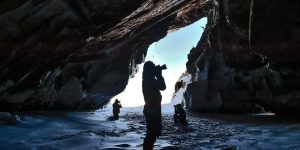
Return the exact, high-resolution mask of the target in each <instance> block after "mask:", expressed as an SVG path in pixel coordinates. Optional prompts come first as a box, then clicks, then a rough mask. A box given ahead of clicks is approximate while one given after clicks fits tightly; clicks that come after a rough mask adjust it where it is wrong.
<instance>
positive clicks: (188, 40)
mask: <svg viewBox="0 0 300 150" xmlns="http://www.w3.org/2000/svg"><path fill="white" fill-rule="evenodd" d="M206 23H207V19H206V18H203V19H200V20H198V21H197V22H195V23H193V24H191V25H189V26H186V27H184V28H180V29H179V30H177V31H173V32H170V33H168V34H167V36H166V37H164V38H163V39H161V40H159V41H157V42H154V43H152V44H151V45H150V46H149V48H148V52H147V56H146V58H145V62H146V61H149V60H150V61H152V62H154V64H156V65H158V64H160V65H163V64H166V66H167V68H168V69H167V70H163V71H162V75H163V77H164V79H165V82H166V86H167V89H166V90H165V91H161V94H162V104H166V103H169V102H170V101H171V100H172V96H173V93H174V85H175V83H176V82H177V80H178V79H179V77H180V76H181V74H182V73H184V72H185V70H186V67H185V63H186V62H187V54H189V52H190V50H191V49H192V48H193V47H195V46H196V45H197V43H198V41H199V40H200V37H201V35H202V33H203V30H204V27H205V26H206ZM143 65H144V64H141V65H139V71H138V73H137V74H136V75H135V77H134V78H130V79H129V81H128V85H127V87H126V89H125V90H124V91H123V92H122V93H120V94H119V95H117V96H115V97H114V98H112V100H111V103H113V102H114V100H115V99H119V100H120V101H121V104H122V106H123V107H136V106H142V105H144V104H145V103H144V97H143V93H142V71H143Z"/></svg>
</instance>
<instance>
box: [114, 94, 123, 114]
mask: <svg viewBox="0 0 300 150" xmlns="http://www.w3.org/2000/svg"><path fill="white" fill-rule="evenodd" d="M120 108H122V105H121V103H120V101H119V100H118V99H116V100H115V102H114V103H113V114H114V119H119V113H120Z"/></svg>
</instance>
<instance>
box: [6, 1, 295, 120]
mask: <svg viewBox="0 0 300 150" xmlns="http://www.w3.org/2000/svg"><path fill="white" fill-rule="evenodd" d="M299 8H300V5H299V2H298V1H296V0H291V1H287V2H284V3H282V1H270V0H259V1H256V0H245V1H238V0H109V1H99V0H44V1H40V0H10V1H9V0H3V1H1V2H0V84H1V86H0V111H9V112H18V111H22V110H83V109H95V108H99V107H101V106H102V105H103V104H104V103H107V102H108V101H109V99H110V98H111V97H112V96H114V95H116V94H118V93H120V92H122V91H123V90H124V88H125V87H126V84H127V82H128V78H129V77H130V76H131V75H134V73H135V72H136V70H137V67H136V66H137V64H140V63H142V62H143V58H144V56H145V55H146V54H147V48H148V46H149V45H150V44H151V43H153V42H155V41H158V40H159V39H161V38H163V37H164V36H166V34H167V32H168V31H170V30H176V29H178V28H180V27H183V26H186V25H188V24H191V23H193V22H195V21H196V20H198V19H201V18H203V17H207V18H208V25H207V27H206V29H205V32H204V34H203V36H202V37H201V39H200V41H199V43H198V45H197V47H195V48H193V49H192V50H191V52H190V54H189V56H188V59H189V61H188V62H187V72H188V73H189V74H191V75H192V77H193V78H192V80H193V83H192V84H191V85H190V86H189V87H188V88H187V90H188V91H187V93H188V97H189V99H188V101H189V104H191V108H192V109H194V110H197V111H223V112H250V111H252V109H253V108H254V107H255V106H257V105H260V106H263V107H264V108H265V109H266V110H267V111H272V112H275V113H276V114H293V115H300V111H299V108H300V91H299V88H300V86H299V85H300V84H299V82H300V77H299V72H300V71H299V67H300V65H299V64H300V59H298V58H299V56H300V51H299V48H300V47H299V44H298V43H300V38H299V34H298V33H299V32H300V27H299V24H300V20H299V18H300V17H299V15H300V12H299V11H298V10H299Z"/></svg>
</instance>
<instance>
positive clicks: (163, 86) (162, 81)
mask: <svg viewBox="0 0 300 150" xmlns="http://www.w3.org/2000/svg"><path fill="white" fill-rule="evenodd" d="M156 79H157V81H158V89H159V90H160V91H163V90H165V89H166V83H165V79H164V77H163V76H162V75H161V71H160V73H158V75H156Z"/></svg>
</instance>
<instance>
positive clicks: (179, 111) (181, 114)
mask: <svg viewBox="0 0 300 150" xmlns="http://www.w3.org/2000/svg"><path fill="white" fill-rule="evenodd" d="M174 109H175V114H174V123H175V124H177V123H178V122H179V123H180V124H183V125H187V122H186V114H185V111H184V109H183V108H182V105H181V104H177V105H174Z"/></svg>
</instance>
